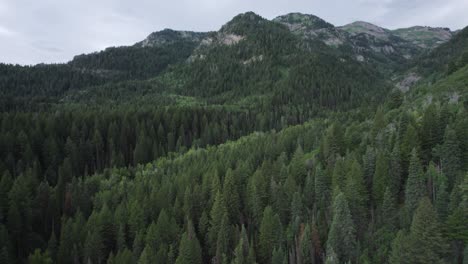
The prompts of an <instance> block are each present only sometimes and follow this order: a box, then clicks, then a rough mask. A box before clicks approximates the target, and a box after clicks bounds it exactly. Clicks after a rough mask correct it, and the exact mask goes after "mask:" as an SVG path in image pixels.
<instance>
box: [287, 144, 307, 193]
mask: <svg viewBox="0 0 468 264" xmlns="http://www.w3.org/2000/svg"><path fill="white" fill-rule="evenodd" d="M289 172H290V173H291V175H292V176H293V177H294V180H295V181H296V183H298V184H301V185H303V184H304V183H305V177H306V175H307V172H306V167H305V159H304V151H303V150H302V147H301V145H298V146H297V148H296V151H295V152H294V155H293V156H292V159H291V162H290V164H289Z"/></svg>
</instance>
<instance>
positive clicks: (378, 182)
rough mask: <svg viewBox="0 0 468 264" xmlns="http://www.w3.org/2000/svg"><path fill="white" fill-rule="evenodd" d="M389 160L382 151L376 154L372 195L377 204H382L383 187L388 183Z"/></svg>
mask: <svg viewBox="0 0 468 264" xmlns="http://www.w3.org/2000/svg"><path fill="white" fill-rule="evenodd" d="M388 172H389V162H388V158H387V156H386V155H385V153H383V152H379V153H378V154H377V160H376V163H375V172H374V178H373V181H372V196H373V198H374V202H375V204H376V205H377V206H380V205H381V204H382V200H383V196H384V192H385V188H387V186H389V185H390V182H391V181H390V177H389V173H388Z"/></svg>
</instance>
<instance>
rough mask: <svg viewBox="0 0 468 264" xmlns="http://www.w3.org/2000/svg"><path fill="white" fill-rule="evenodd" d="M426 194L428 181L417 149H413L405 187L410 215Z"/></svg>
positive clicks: (407, 208)
mask: <svg viewBox="0 0 468 264" xmlns="http://www.w3.org/2000/svg"><path fill="white" fill-rule="evenodd" d="M424 195H426V181H425V177H424V174H423V170H422V167H421V163H420V161H419V158H418V154H417V153H416V149H413V151H412V153H411V160H410V165H409V171H408V181H407V182H406V188H405V206H406V210H407V212H408V214H409V216H410V217H411V216H412V214H413V212H414V210H416V208H417V206H418V203H419V200H420V199H421V198H422V197H423V196H424Z"/></svg>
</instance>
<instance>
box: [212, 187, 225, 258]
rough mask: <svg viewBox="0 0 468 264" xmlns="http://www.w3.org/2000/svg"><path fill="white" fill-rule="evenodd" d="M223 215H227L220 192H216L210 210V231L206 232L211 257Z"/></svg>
mask: <svg viewBox="0 0 468 264" xmlns="http://www.w3.org/2000/svg"><path fill="white" fill-rule="evenodd" d="M225 214H227V208H226V204H225V201H224V198H223V196H222V194H221V192H219V191H218V193H217V194H216V198H215V202H214V204H213V207H212V208H211V213H210V218H211V220H210V229H209V230H208V241H209V245H210V249H211V252H212V254H213V255H214V254H215V253H216V244H217V240H218V233H219V230H220V226H221V222H222V220H223V217H224V215H225Z"/></svg>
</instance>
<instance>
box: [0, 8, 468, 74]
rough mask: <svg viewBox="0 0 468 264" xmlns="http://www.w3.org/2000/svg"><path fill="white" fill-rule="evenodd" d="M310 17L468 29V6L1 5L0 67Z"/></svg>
mask: <svg viewBox="0 0 468 264" xmlns="http://www.w3.org/2000/svg"><path fill="white" fill-rule="evenodd" d="M247 11H253V12H255V13H257V14H259V15H261V16H263V17H265V18H268V19H272V18H274V17H276V16H279V15H283V14H287V13H290V12H301V13H306V14H313V15H316V16H319V17H321V18H322V19H324V20H326V21H328V22H330V23H332V24H334V25H336V26H340V25H344V24H347V23H351V22H353V21H357V20H361V21H367V22H370V23H373V24H376V25H379V26H382V27H385V28H389V29H395V28H401V27H409V26H414V25H422V26H437V27H449V28H451V29H452V30H455V29H461V28H463V27H465V26H467V25H468V15H467V13H468V0H325V1H324V0H320V1H319V0H170V1H163V0H0V62H2V63H12V64H22V65H31V64H37V63H61V62H67V61H69V60H71V59H73V56H75V55H78V54H83V53H90V52H94V51H99V50H102V49H105V48H106V47H110V46H122V45H132V44H134V43H135V42H138V41H141V40H143V39H144V38H145V37H146V36H147V35H149V34H150V33H151V32H154V31H159V30H162V29H164V28H172V29H176V30H193V31H211V30H218V29H219V28H220V27H221V26H222V25H223V24H225V23H226V22H228V21H229V20H230V19H231V18H232V17H234V16H235V15H237V14H239V13H243V12H247Z"/></svg>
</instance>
